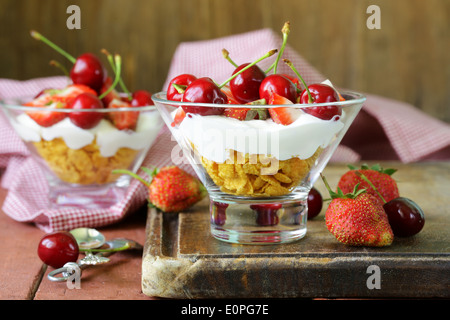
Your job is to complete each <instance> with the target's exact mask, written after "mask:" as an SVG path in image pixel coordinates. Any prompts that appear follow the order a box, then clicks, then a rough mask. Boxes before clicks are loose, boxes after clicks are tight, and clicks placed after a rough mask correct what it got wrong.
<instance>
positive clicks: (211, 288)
mask: <svg viewBox="0 0 450 320" xmlns="http://www.w3.org/2000/svg"><path fill="white" fill-rule="evenodd" d="M369 164H370V163H369ZM381 165H382V166H383V167H384V168H388V167H395V168H397V169H398V171H397V172H396V173H395V174H394V177H395V178H396V180H397V182H398V186H399V189H400V194H401V195H402V196H405V197H408V198H411V199H413V200H414V201H415V202H416V203H418V204H419V205H420V206H421V207H422V209H423V210H424V212H425V226H424V228H423V229H422V231H421V232H420V233H419V234H417V235H415V236H413V237H409V238H395V240H394V242H393V244H392V245H391V246H389V247H383V248H370V247H351V246H346V245H343V244H341V243H339V242H338V241H337V240H336V239H335V238H334V236H333V235H332V234H331V233H329V232H328V230H327V229H326V226H325V222H324V212H325V209H326V206H327V204H325V205H324V209H323V210H322V213H321V214H320V215H319V216H317V217H316V218H315V219H313V220H310V221H308V232H307V235H306V236H305V237H304V238H303V239H301V240H299V241H297V242H294V243H290V244H282V245H263V246H258V245H237V244H229V243H225V242H222V241H219V240H216V239H214V238H212V237H211V235H210V231H209V214H208V204H209V203H208V199H205V200H204V201H202V202H201V203H199V204H197V205H196V206H194V207H193V208H191V210H190V211H189V212H185V213H179V214H162V213H160V212H156V211H154V210H149V212H148V218H147V226H146V233H147V240H146V243H145V248H144V255H143V262H142V290H143V292H144V293H145V294H146V295H148V296H157V297H167V298H320V297H324V298H352V297H354V298H386V297H415V298H434V297H446V298H448V297H450V201H449V199H450V163H448V162H446V163H443V162H438V163H436V162H433V163H416V164H399V163H381ZM346 170H347V168H346V166H345V165H340V164H330V165H329V166H328V167H327V168H326V169H325V170H324V174H325V176H326V177H327V180H328V181H329V183H330V185H331V186H332V187H334V186H336V184H337V181H338V179H339V177H340V176H341V175H342V174H343V173H344V172H345V171H346ZM316 188H317V189H319V190H320V191H321V192H322V194H323V195H326V194H327V193H326V189H325V187H324V185H323V182H322V181H317V183H316Z"/></svg>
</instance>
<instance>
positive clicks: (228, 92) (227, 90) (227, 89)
mask: <svg viewBox="0 0 450 320" xmlns="http://www.w3.org/2000/svg"><path fill="white" fill-rule="evenodd" d="M221 90H222V91H223V93H225V94H226V95H227V97H228V104H240V103H239V102H238V101H237V100H236V98H235V97H234V96H233V93H231V89H230V87H229V86H224V87H222V88H221Z"/></svg>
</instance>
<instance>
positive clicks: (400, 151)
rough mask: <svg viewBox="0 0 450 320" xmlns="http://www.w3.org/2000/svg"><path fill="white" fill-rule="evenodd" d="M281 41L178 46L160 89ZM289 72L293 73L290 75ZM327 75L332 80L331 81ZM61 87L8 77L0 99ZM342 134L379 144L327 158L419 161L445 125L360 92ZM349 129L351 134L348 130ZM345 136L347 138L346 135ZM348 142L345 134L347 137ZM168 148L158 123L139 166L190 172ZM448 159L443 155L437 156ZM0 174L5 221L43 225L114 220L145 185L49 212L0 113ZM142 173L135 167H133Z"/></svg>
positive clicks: (255, 35)
mask: <svg viewBox="0 0 450 320" xmlns="http://www.w3.org/2000/svg"><path fill="white" fill-rule="evenodd" d="M280 45H281V38H280V37H279V34H278V33H275V32H273V31H272V30H269V29H262V30H257V31H253V32H249V33H244V34H238V35H234V36H229V37H224V38H219V39H214V40H209V41H197V42H186V43H181V44H180V45H179V47H178V48H177V50H176V52H175V54H174V56H173V60H172V64H171V67H170V70H169V73H168V76H167V79H166V82H165V84H164V87H163V88H162V90H166V88H167V85H168V83H169V81H170V79H172V78H173V77H174V76H176V75H178V74H181V73H192V74H194V75H196V76H197V77H201V76H208V77H211V78H213V79H214V80H215V81H217V82H221V81H224V80H225V79H226V78H228V77H229V75H230V74H231V73H232V72H233V67H232V66H231V65H230V64H229V62H228V61H226V60H225V59H224V58H223V57H222V49H223V48H225V49H227V50H228V51H229V52H230V56H231V58H232V59H233V60H234V61H235V62H236V63H239V64H240V63H244V62H251V61H253V60H256V59H257V58H259V57H260V56H262V55H263V54H265V53H266V52H268V51H269V50H272V49H275V48H277V49H278V48H280ZM284 58H288V59H290V60H291V61H292V62H293V63H294V65H295V66H296V67H297V68H298V69H299V70H300V72H301V73H302V75H303V76H304V78H305V81H306V82H307V83H312V82H321V81H323V80H325V79H326V78H325V77H324V76H322V75H321V74H320V73H319V72H318V71H316V70H315V69H314V68H313V67H312V66H311V65H309V64H308V63H307V62H306V61H305V60H304V59H303V58H302V57H301V56H300V55H299V54H297V53H296V52H295V51H294V50H293V49H292V48H291V47H289V46H288V47H286V49H285V51H284ZM273 59H274V57H271V58H268V59H267V60H265V61H262V62H261V63H260V64H259V65H260V66H261V68H262V69H263V70H265V68H267V67H269V66H270V64H271V63H272V61H273ZM278 70H279V72H280V73H287V74H292V71H291V70H290V69H289V68H288V67H287V66H286V65H285V64H284V63H280V65H279V69H278ZM292 75H293V74H292ZM331 80H332V79H331ZM66 84H67V78H65V77H50V78H41V79H32V80H28V81H15V80H9V79H0V98H13V97H18V96H33V95H35V94H36V93H37V92H39V91H41V90H42V89H45V88H58V87H63V86H65V85H66ZM360 114H361V115H362V116H361V117H360V116H358V117H357V119H356V120H355V122H354V124H353V125H352V127H350V130H349V132H348V133H347V135H346V137H347V136H348V135H352V134H353V135H355V136H359V135H367V137H370V136H371V135H372V133H373V132H372V130H373V131H376V130H378V131H381V133H382V135H383V138H384V139H385V140H386V143H384V141H381V142H383V143H384V144H382V143H380V142H379V141H378V143H376V142H375V143H374V148H372V149H371V150H370V152H369V153H368V152H367V151H365V152H364V156H361V154H360V153H359V149H361V150H362V149H363V147H364V150H367V146H364V145H355V144H348V145H346V144H341V145H340V146H339V147H338V148H337V150H336V152H335V154H334V155H333V157H332V159H331V161H335V162H355V161H358V160H371V159H378V158H377V157H378V156H379V155H380V153H383V154H386V153H389V152H390V153H392V154H391V155H390V156H391V157H392V159H398V160H401V161H403V162H411V161H418V160H421V159H426V158H427V157H428V156H429V155H431V154H433V153H436V152H438V151H441V150H446V148H447V149H449V148H448V147H449V143H450V127H449V126H448V125H447V124H445V123H443V122H441V121H438V120H436V119H434V118H431V117H429V116H427V115H426V114H424V113H422V112H420V111H418V110H417V109H416V108H414V107H413V106H410V105H408V104H405V103H401V102H397V101H393V100H389V99H386V98H383V97H378V96H374V95H367V102H366V104H365V106H364V107H363V110H362V111H361V113H360ZM353 128H355V130H353V133H352V129H353ZM360 128H362V130H361V129H360ZM350 138H352V137H351V136H350ZM350 140H351V139H350ZM174 147H176V142H175V141H174V140H173V138H172V136H171V134H170V132H169V130H168V129H167V127H163V128H162V130H161V132H160V134H159V136H158V138H157V140H156V142H155V143H154V145H153V146H152V148H151V149H150V151H149V153H148V155H147V157H146V158H145V160H144V163H143V166H146V167H152V166H156V167H162V166H164V165H170V164H176V165H179V166H180V167H182V168H183V169H185V170H187V171H189V172H191V173H193V170H192V168H191V167H190V165H189V164H188V163H187V161H186V160H185V159H181V162H175V163H173V162H172V159H171V153H172V150H173V148H174ZM444 156H446V157H447V159H450V154H448V153H447V154H444ZM2 168H4V169H5V171H4V173H3V176H2V186H3V187H4V188H7V189H8V194H7V196H6V199H5V202H4V205H3V208H2V209H3V211H4V212H5V213H6V214H7V215H9V216H10V217H11V218H13V219H15V220H18V221H24V222H34V223H36V225H37V226H38V227H40V228H42V229H43V230H45V231H47V232H49V231H53V230H69V229H72V228H77V227H81V226H90V227H100V226H105V225H108V224H112V223H116V222H119V221H120V220H121V219H123V218H124V217H125V216H126V215H128V214H130V213H132V212H134V211H135V210H136V209H137V208H139V207H141V206H142V205H144V204H145V203H146V197H147V190H146V188H145V187H144V186H142V185H141V184H140V183H138V182H137V181H133V182H132V183H131V185H130V187H129V189H128V191H127V194H126V196H125V198H124V199H123V201H121V202H120V203H117V204H116V205H114V206H112V207H111V208H108V209H104V210H91V209H64V210H52V209H49V208H47V207H46V192H47V189H46V188H47V184H46V180H45V178H44V176H43V175H42V173H41V171H40V170H39V168H38V167H37V164H36V163H35V162H34V161H33V160H32V159H31V158H30V157H29V154H28V151H27V149H26V147H25V146H24V144H23V143H22V141H21V140H20V139H19V138H18V137H17V135H16V134H15V132H14V131H13V129H12V128H11V127H10V126H9V124H8V123H7V120H6V119H5V118H4V115H3V113H2V112H0V169H2ZM139 173H140V174H142V175H143V176H144V177H145V175H144V174H143V173H142V172H139Z"/></svg>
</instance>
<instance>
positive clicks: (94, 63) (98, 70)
mask: <svg viewBox="0 0 450 320" xmlns="http://www.w3.org/2000/svg"><path fill="white" fill-rule="evenodd" d="M104 70H105V69H104V67H103V65H102V63H101V61H100V60H99V59H98V58H97V57H96V56H95V55H94V54H92V53H84V54H82V55H81V56H79V57H78V58H77V59H76V61H75V63H74V65H73V67H72V69H71V70H70V78H71V79H72V81H73V83H75V84H84V85H86V86H89V87H91V88H92V89H94V90H95V91H97V92H98V91H100V89H101V88H102V85H103V81H104V80H105V78H106V77H105V74H104Z"/></svg>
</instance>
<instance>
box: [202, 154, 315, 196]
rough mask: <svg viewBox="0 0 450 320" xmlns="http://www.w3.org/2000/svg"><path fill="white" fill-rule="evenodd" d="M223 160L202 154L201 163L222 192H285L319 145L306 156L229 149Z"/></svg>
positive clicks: (298, 178)
mask: <svg viewBox="0 0 450 320" xmlns="http://www.w3.org/2000/svg"><path fill="white" fill-rule="evenodd" d="M229 151H230V154H229V155H230V156H229V159H228V160H227V161H226V162H225V163H216V162H214V161H211V160H208V159H206V158H204V157H201V161H202V164H203V167H204V168H205V169H206V171H207V172H208V174H209V176H210V177H211V179H212V180H213V181H214V183H215V184H216V185H217V186H219V187H220V188H221V190H222V191H223V192H226V193H230V194H234V195H242V196H253V197H255V196H256V197H258V196H260V197H267V196H281V195H285V194H288V193H289V192H290V191H291V190H292V189H293V188H295V187H296V186H297V185H298V184H299V183H300V181H301V180H302V179H304V178H305V177H306V176H307V175H308V173H309V171H310V170H311V167H312V166H313V165H314V162H315V161H316V159H317V158H318V157H319V155H320V153H321V152H322V149H321V148H319V149H317V151H316V153H315V154H314V155H313V156H311V157H310V158H308V159H304V160H302V159H300V158H297V157H294V158H291V159H287V160H278V159H276V158H274V157H268V156H265V155H254V154H252V155H249V154H245V155H244V154H242V153H241V152H237V151H234V150H229Z"/></svg>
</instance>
